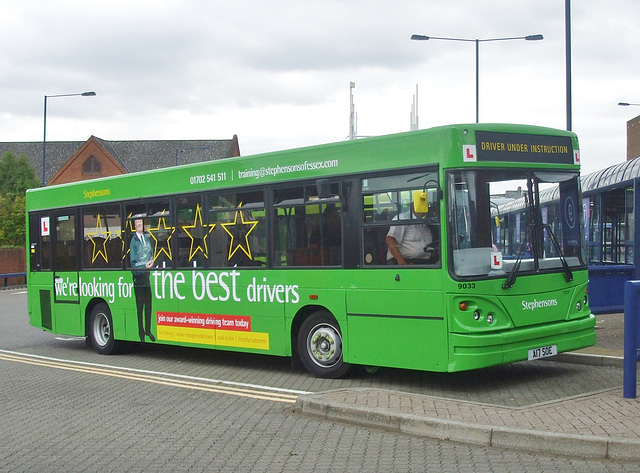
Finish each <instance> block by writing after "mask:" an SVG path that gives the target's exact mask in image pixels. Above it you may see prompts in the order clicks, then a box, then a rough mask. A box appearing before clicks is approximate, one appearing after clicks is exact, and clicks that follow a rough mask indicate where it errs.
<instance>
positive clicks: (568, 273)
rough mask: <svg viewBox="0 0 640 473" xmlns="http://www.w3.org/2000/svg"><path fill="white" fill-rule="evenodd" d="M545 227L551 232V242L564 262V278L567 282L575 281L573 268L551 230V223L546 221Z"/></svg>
mask: <svg viewBox="0 0 640 473" xmlns="http://www.w3.org/2000/svg"><path fill="white" fill-rule="evenodd" d="M543 227H544V228H546V229H547V232H548V233H549V237H550V238H551V243H553V247H554V248H555V249H556V251H557V252H558V256H559V258H560V262H561V263H562V269H563V270H564V280H565V281H566V282H571V281H573V273H572V272H571V269H570V268H569V265H568V264H567V259H566V258H565V257H564V253H563V252H562V249H561V248H560V244H559V243H558V240H557V238H556V236H555V235H554V234H553V231H552V230H551V225H549V224H548V223H545V224H544V225H543Z"/></svg>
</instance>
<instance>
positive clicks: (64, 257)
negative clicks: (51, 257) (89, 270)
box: [55, 213, 78, 271]
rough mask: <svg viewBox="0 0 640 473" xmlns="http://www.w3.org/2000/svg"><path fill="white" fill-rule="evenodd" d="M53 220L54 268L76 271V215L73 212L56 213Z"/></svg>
mask: <svg viewBox="0 0 640 473" xmlns="http://www.w3.org/2000/svg"><path fill="white" fill-rule="evenodd" d="M55 222H56V223H55V232H56V233H55V236H56V247H55V270H56V271H77V270H78V259H77V253H76V216H75V214H73V213H71V214H65V215H58V216H56V217H55Z"/></svg>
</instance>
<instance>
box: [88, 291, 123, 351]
mask: <svg viewBox="0 0 640 473" xmlns="http://www.w3.org/2000/svg"><path fill="white" fill-rule="evenodd" d="M87 332H88V333H87V335H88V336H89V342H90V344H91V347H92V348H93V349H94V350H95V351H97V352H98V353H100V354H101V355H113V354H115V353H117V352H118V348H119V344H118V343H117V342H116V340H115V339H114V338H113V319H112V318H111V311H110V310H109V307H108V306H107V304H102V303H101V304H97V305H96V306H95V307H94V308H93V310H92V311H91V315H90V316H89V326H88V330H87Z"/></svg>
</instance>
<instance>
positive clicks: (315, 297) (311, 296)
mask: <svg viewBox="0 0 640 473" xmlns="http://www.w3.org/2000/svg"><path fill="white" fill-rule="evenodd" d="M309 299H311V300H312V301H317V300H318V295H317V294H309Z"/></svg>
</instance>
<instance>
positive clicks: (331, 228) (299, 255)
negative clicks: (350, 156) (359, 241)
mask: <svg viewBox="0 0 640 473" xmlns="http://www.w3.org/2000/svg"><path fill="white" fill-rule="evenodd" d="M326 190H327V195H323V196H318V190H317V187H316V185H307V186H299V187H295V188H288V189H279V190H277V191H276V192H275V199H274V200H275V205H274V207H275V208H274V218H275V261H274V266H341V265H342V260H343V257H342V204H341V202H340V198H339V185H338V183H332V184H329V185H328V187H327V188H326Z"/></svg>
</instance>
